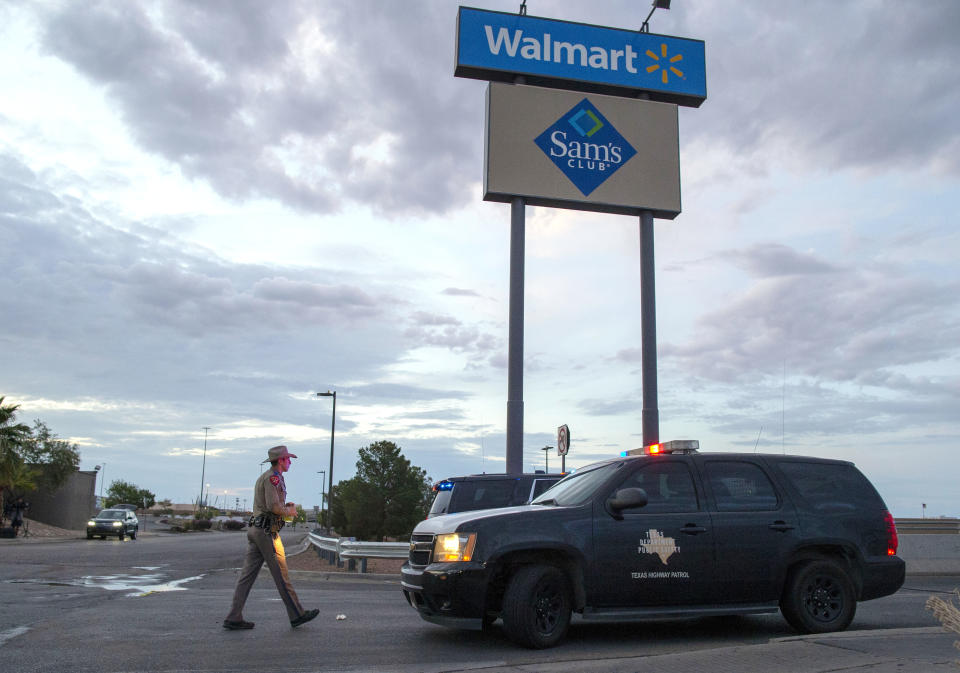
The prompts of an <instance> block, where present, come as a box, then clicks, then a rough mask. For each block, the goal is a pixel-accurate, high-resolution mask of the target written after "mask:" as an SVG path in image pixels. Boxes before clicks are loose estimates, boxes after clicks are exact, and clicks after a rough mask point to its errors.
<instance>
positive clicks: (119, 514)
mask: <svg viewBox="0 0 960 673" xmlns="http://www.w3.org/2000/svg"><path fill="white" fill-rule="evenodd" d="M126 516H127V510H125V509H105V510H103V511H102V512H100V513H99V514H98V515H97V518H98V519H123V518H125V517H126Z"/></svg>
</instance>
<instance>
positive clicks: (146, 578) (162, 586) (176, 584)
mask: <svg viewBox="0 0 960 673" xmlns="http://www.w3.org/2000/svg"><path fill="white" fill-rule="evenodd" d="M202 577H203V575H197V576H195V577H184V578H183V579H179V580H171V581H169V582H164V579H166V576H165V575H161V574H159V573H154V574H147V575H128V574H120V575H87V576H85V577H81V578H79V579H76V580H30V579H24V580H7V582H8V583H9V584H46V585H48V586H52V587H99V588H101V589H106V590H107V591H127V592H129V593H127V594H126V595H127V596H147V595H149V594H155V593H162V592H165V591H185V590H186V587H184V586H182V585H184V584H186V583H187V582H193V581H194V580H198V579H200V578H202Z"/></svg>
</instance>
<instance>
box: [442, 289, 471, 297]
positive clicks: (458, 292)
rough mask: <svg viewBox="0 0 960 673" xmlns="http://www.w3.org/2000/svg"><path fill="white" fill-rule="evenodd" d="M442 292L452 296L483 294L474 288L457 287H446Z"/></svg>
mask: <svg viewBox="0 0 960 673" xmlns="http://www.w3.org/2000/svg"><path fill="white" fill-rule="evenodd" d="M441 294H445V295H448V296H450V297H479V296H481V295H480V294H478V293H477V292H474V291H473V290H465V289H461V288H457V287H448V288H446V289H444V291H443V292H442V293H441Z"/></svg>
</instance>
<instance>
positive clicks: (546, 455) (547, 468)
mask: <svg viewBox="0 0 960 673" xmlns="http://www.w3.org/2000/svg"><path fill="white" fill-rule="evenodd" d="M552 448H553V447H552V446H545V447H543V448H542V449H540V450H541V451H543V460H544V462H545V466H544V470H545V471H546V473H547V474H550V449H552Z"/></svg>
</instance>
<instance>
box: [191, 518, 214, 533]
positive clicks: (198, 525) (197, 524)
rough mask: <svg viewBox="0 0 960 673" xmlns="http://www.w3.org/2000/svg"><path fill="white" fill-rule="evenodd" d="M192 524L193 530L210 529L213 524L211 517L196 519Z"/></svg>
mask: <svg viewBox="0 0 960 673" xmlns="http://www.w3.org/2000/svg"><path fill="white" fill-rule="evenodd" d="M190 524H191V525H190V528H191V530H210V528H211V526H212V525H213V524H212V523H211V522H210V519H194V520H193V521H191V522H190Z"/></svg>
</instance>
